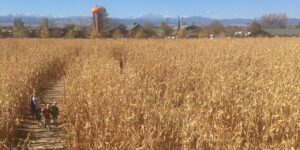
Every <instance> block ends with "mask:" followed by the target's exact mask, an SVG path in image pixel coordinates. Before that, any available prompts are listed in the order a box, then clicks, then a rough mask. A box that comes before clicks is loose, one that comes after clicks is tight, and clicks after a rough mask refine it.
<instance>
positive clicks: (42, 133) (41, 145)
mask: <svg viewBox="0 0 300 150" xmlns="http://www.w3.org/2000/svg"><path fill="white" fill-rule="evenodd" d="M39 94H40V97H41V104H42V108H44V107H45V105H46V104H49V103H50V104H52V103H53V102H56V103H57V106H58V108H59V110H60V114H59V116H58V126H56V125H53V124H51V129H48V128H45V127H44V126H41V125H39V124H38V122H37V121H36V120H33V119H31V115H30V113H29V112H28V114H27V115H26V117H25V119H24V120H23V121H22V122H21V127H20V128H19V133H23V137H22V139H25V138H26V136H25V137H24V135H25V134H26V135H28V137H29V139H28V143H29V146H30V150H65V149H70V148H69V144H68V142H67V141H68V138H67V134H66V131H65V130H64V128H63V126H64V112H63V111H62V110H64V109H63V107H62V102H61V101H62V98H63V97H64V79H58V80H56V81H53V82H51V83H50V84H49V86H48V88H46V89H45V90H43V91H41V93H39ZM20 138H21V137H20ZM19 149H20V148H19Z"/></svg>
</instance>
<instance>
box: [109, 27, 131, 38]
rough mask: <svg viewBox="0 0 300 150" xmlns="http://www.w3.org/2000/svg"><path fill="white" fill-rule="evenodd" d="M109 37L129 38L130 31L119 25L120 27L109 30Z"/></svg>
mask: <svg viewBox="0 0 300 150" xmlns="http://www.w3.org/2000/svg"><path fill="white" fill-rule="evenodd" d="M107 33H108V37H110V38H113V37H118V38H121V37H127V36H128V31H127V27H126V26H124V25H122V24H119V25H118V26H114V27H111V28H109V29H108V30H107Z"/></svg>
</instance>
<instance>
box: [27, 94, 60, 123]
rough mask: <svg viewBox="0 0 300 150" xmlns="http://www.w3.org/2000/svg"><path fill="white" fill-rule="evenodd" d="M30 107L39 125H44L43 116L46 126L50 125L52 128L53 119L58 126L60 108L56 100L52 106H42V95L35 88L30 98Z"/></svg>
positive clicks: (33, 117)
mask: <svg viewBox="0 0 300 150" xmlns="http://www.w3.org/2000/svg"><path fill="white" fill-rule="evenodd" d="M30 108H31V115H32V119H36V120H37V121H38V123H39V125H42V116H43V118H44V126H45V128H46V127H47V126H48V128H49V129H50V125H51V119H52V121H53V124H56V126H58V123H57V117H58V114H59V109H58V107H57V105H56V102H54V103H53V104H52V106H50V104H46V106H45V107H44V108H42V107H41V100H40V97H39V96H38V94H37V92H36V91H35V90H34V91H33V93H32V96H31V98H30Z"/></svg>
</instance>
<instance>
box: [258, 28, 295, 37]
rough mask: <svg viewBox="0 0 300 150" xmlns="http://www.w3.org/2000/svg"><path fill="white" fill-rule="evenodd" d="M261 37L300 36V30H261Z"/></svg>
mask: <svg viewBox="0 0 300 150" xmlns="http://www.w3.org/2000/svg"><path fill="white" fill-rule="evenodd" d="M259 35H266V36H300V29H261V30H260V31H259Z"/></svg>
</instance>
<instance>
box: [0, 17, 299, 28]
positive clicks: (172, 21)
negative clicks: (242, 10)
mask: <svg viewBox="0 0 300 150" xmlns="http://www.w3.org/2000/svg"><path fill="white" fill-rule="evenodd" d="M16 17H18V18H21V19H22V21H24V23H25V25H27V26H37V25H38V24H39V22H40V19H41V18H44V17H41V16H34V15H22V14H20V15H12V14H10V15H2V16H0V26H9V25H12V24H13V21H14V19H15V18H16ZM47 18H48V19H49V20H50V22H51V23H52V24H54V25H56V26H59V27H63V26H65V25H66V24H76V25H81V26H90V25H91V24H92V17H91V16H75V17H51V16H50V17H47ZM213 20H216V19H212V18H207V17H201V16H192V17H181V21H182V23H183V24H185V25H192V24H194V25H207V24H209V23H210V22H211V21H213ZM219 20H220V21H221V22H222V23H223V24H224V25H226V26H247V25H248V24H249V23H251V22H252V21H254V20H258V19H243V18H234V19H219ZM162 21H166V22H167V23H168V24H169V25H174V26H176V25H177V24H178V18H174V17H163V16H161V15H155V14H147V15H144V16H139V17H132V18H109V22H110V24H111V25H117V24H124V25H131V24H133V23H138V24H144V23H152V24H154V25H159V24H160V23H161V22H162ZM288 23H289V24H290V25H296V24H300V18H289V21H288Z"/></svg>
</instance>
